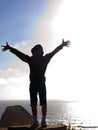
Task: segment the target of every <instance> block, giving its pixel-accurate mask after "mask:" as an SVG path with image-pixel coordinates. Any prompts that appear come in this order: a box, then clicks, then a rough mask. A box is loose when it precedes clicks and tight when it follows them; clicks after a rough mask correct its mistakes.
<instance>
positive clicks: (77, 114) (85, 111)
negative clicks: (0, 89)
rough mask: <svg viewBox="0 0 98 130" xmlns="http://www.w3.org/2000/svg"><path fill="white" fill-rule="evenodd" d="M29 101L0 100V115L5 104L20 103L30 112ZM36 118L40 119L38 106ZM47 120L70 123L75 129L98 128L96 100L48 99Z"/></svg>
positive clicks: (52, 122) (97, 104)
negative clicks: (67, 100) (70, 100)
mask: <svg viewBox="0 0 98 130" xmlns="http://www.w3.org/2000/svg"><path fill="white" fill-rule="evenodd" d="M29 104H30V103H29V101H23V100H22V101H0V117H1V116H2V113H3V112H4V110H5V108H6V107H7V106H13V105H22V106H23V107H24V108H25V109H26V110H27V111H28V112H29V113H30V114H31V108H30V105H29ZM38 118H39V120H41V110H40V106H38ZM47 122H48V123H51V124H55V123H56V124H60V123H62V122H63V123H64V124H67V125H68V124H69V123H70V124H71V125H72V126H75V127H76V128H77V129H80V128H82V130H98V103H97V102H66V101H59V100H49V101H48V112H47Z"/></svg>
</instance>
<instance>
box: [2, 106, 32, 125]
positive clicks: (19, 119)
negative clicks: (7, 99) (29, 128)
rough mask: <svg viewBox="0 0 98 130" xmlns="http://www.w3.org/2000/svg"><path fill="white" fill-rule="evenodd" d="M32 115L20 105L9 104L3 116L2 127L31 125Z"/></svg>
mask: <svg viewBox="0 0 98 130" xmlns="http://www.w3.org/2000/svg"><path fill="white" fill-rule="evenodd" d="M31 124H32V116H31V115H30V114H29V113H28V112H27V111H26V110H25V109H24V108H23V107H22V106H20V105H16V106H8V107H7V108H6V109H5V111H4V113H3V114H2V116H1V120H0V127H10V126H20V125H31Z"/></svg>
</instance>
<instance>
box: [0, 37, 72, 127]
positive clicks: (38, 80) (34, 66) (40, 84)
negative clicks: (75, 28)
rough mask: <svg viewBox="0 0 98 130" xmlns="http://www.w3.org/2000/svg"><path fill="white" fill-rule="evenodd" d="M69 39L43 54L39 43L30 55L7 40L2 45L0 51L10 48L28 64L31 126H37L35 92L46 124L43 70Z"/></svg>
mask: <svg viewBox="0 0 98 130" xmlns="http://www.w3.org/2000/svg"><path fill="white" fill-rule="evenodd" d="M69 45H70V41H64V39H63V40H62V43H61V45H59V46H58V47H57V48H56V49H54V50H53V51H52V52H51V53H49V54H46V55H45V56H43V53H44V52H43V48H42V46H41V45H40V44H38V45H35V46H34V47H33V48H32V49H31V53H32V56H31V57H30V56H28V55H26V54H24V53H22V52H20V51H18V50H17V49H15V48H12V47H11V46H10V45H9V44H8V42H6V45H5V46H2V47H3V48H2V51H6V50H10V52H12V53H14V54H15V55H16V56H17V57H19V58H20V59H21V60H22V61H24V62H26V63H28V64H29V67H30V102H31V107H32V114H33V124H32V127H37V126H38V121H37V94H39V99H40V105H41V106H42V122H41V125H42V127H45V126H46V113H47V99H46V85H45V71H46V68H47V65H48V63H49V61H50V59H51V58H52V57H53V56H54V55H55V54H56V53H57V52H58V51H60V50H61V49H62V48H63V47H64V46H67V47H68V46H69Z"/></svg>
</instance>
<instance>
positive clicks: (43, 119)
mask: <svg viewBox="0 0 98 130" xmlns="http://www.w3.org/2000/svg"><path fill="white" fill-rule="evenodd" d="M46 114H47V105H42V121H45V120H46Z"/></svg>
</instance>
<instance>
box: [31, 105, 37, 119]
mask: <svg viewBox="0 0 98 130" xmlns="http://www.w3.org/2000/svg"><path fill="white" fill-rule="evenodd" d="M32 114H33V121H37V106H36V105H32Z"/></svg>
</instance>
